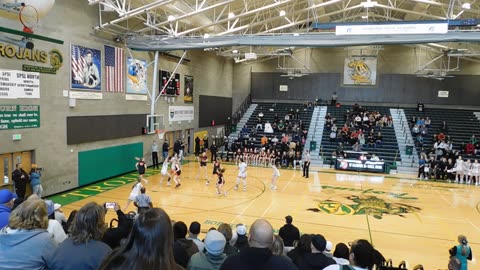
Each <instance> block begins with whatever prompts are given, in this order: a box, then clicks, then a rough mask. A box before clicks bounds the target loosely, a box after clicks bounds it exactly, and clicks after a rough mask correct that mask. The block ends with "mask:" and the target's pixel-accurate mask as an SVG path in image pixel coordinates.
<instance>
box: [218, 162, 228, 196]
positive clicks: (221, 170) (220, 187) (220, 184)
mask: <svg viewBox="0 0 480 270" xmlns="http://www.w3.org/2000/svg"><path fill="white" fill-rule="evenodd" d="M217 172H218V173H217V175H218V181H217V185H216V188H217V194H218V195H221V194H223V195H225V196H227V192H226V191H224V190H223V186H224V185H225V178H224V177H223V173H224V172H225V169H224V168H219V169H218V171H217Z"/></svg>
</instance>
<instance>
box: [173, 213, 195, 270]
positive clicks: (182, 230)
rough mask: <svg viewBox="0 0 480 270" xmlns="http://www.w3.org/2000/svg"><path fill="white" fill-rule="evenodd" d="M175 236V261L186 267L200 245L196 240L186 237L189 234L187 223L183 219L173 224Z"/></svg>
mask: <svg viewBox="0 0 480 270" xmlns="http://www.w3.org/2000/svg"><path fill="white" fill-rule="evenodd" d="M173 236H174V242H173V257H174V258H175V262H176V263H177V264H178V265H180V266H182V267H183V268H186V267H187V264H188V261H189V260H190V258H191V257H192V255H193V254H195V253H197V252H198V247H197V245H196V244H195V242H193V241H192V240H190V239H186V238H185V237H186V236H187V225H186V224H185V223H184V222H182V221H178V222H175V224H174V225H173Z"/></svg>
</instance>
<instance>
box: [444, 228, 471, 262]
mask: <svg viewBox="0 0 480 270" xmlns="http://www.w3.org/2000/svg"><path fill="white" fill-rule="evenodd" d="M457 240H458V245H456V246H454V247H452V248H451V249H450V250H449V253H450V256H455V257H457V259H459V260H460V262H461V267H460V269H461V270H467V269H468V268H467V267H468V261H471V260H472V248H471V247H470V246H469V245H468V240H467V237H465V236H464V235H459V236H458V238H457Z"/></svg>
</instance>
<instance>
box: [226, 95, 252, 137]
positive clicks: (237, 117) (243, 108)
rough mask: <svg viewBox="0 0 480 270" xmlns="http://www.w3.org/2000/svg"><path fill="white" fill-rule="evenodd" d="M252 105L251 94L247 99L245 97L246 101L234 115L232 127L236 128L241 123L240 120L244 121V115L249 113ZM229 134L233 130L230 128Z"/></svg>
mask: <svg viewBox="0 0 480 270" xmlns="http://www.w3.org/2000/svg"><path fill="white" fill-rule="evenodd" d="M251 103H252V95H251V94H248V96H247V97H245V99H244V100H243V102H242V103H241V104H240V106H238V109H237V111H236V112H235V113H233V114H232V121H231V123H232V125H231V127H233V126H235V125H237V124H238V122H240V120H241V119H242V117H243V114H245V112H246V111H247V109H248V107H250V104H251ZM227 130H228V133H230V131H231V128H228V129H227Z"/></svg>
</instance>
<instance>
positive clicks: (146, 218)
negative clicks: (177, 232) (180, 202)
mask: <svg viewBox="0 0 480 270" xmlns="http://www.w3.org/2000/svg"><path fill="white" fill-rule="evenodd" d="M172 246H173V232H172V223H171V220H170V217H169V216H168V214H167V213H165V211H164V210H163V209H160V208H151V209H148V210H147V211H144V212H143V213H141V214H140V215H139V216H138V218H137V219H136V220H135V225H134V226H133V229H132V232H131V234H130V236H129V238H128V241H127V243H126V244H125V245H123V246H121V247H120V248H119V249H117V250H115V251H114V252H113V253H112V254H111V255H110V256H109V257H108V258H107V259H105V261H104V262H103V263H102V266H101V267H100V270H110V269H112V270H113V269H118V270H120V269H162V270H180V269H182V267H179V266H178V265H177V264H176V263H175V259H174V257H173V251H172Z"/></svg>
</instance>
